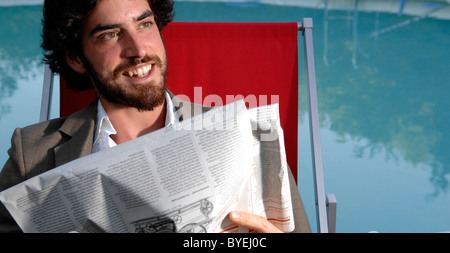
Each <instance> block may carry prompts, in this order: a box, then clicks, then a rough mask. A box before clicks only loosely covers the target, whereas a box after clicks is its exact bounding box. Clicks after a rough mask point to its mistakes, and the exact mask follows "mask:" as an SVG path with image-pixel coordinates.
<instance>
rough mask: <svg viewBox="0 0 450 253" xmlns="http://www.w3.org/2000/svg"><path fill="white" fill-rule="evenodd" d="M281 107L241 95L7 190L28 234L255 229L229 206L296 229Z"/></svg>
mask: <svg viewBox="0 0 450 253" xmlns="http://www.w3.org/2000/svg"><path fill="white" fill-rule="evenodd" d="M283 141H284V139H283V132H282V129H281V127H280V122H279V114H278V105H277V104H274V105H268V106H262V107H258V108H253V109H247V108H246V107H245V104H244V102H243V101H242V100H241V101H237V102H234V103H232V104H228V105H225V106H223V107H217V108H213V109H211V110H210V111H208V112H206V113H203V114H200V115H197V116H194V117H192V118H191V119H188V120H184V121H181V122H178V123H176V124H173V125H171V126H169V127H167V128H164V129H160V130H158V131H155V132H152V133H150V134H147V135H145V136H142V137H139V138H136V139H134V140H132V141H129V142H126V143H124V144H121V145H118V146H116V147H114V148H111V149H108V150H105V151H101V152H98V153H94V154H91V155H88V156H85V157H82V158H79V159H77V160H75V161H72V162H69V163H67V164H65V165H62V166H60V167H57V168H55V169H53V170H50V171H48V172H46V173H43V174H40V175H38V176H36V177H34V178H31V179H29V180H27V181H25V182H22V183H21V184H18V185H16V186H14V187H11V188H9V189H7V190H5V191H3V192H1V193H0V200H1V201H2V202H3V204H4V205H5V206H6V208H7V209H8V211H9V212H10V213H11V215H12V216H13V218H14V219H15V220H16V222H17V223H18V225H19V226H20V228H21V229H22V230H23V231H24V232H52V233H54V232H73V231H76V232H111V233H124V232H133V233H163V232H192V233H197V232H198V233H202V232H213V233H218V232H251V231H248V229H246V228H242V227H238V226H236V225H234V224H233V223H231V222H230V221H229V220H228V218H227V215H228V213H229V212H230V211H233V210H241V211H246V212H249V213H253V214H258V215H261V216H263V217H266V218H268V219H269V220H270V221H271V222H272V223H274V224H275V225H276V226H277V227H278V228H279V229H281V230H282V231H285V232H290V231H292V230H293V229H294V221H293V220H292V217H293V213H292V203H291V198H290V189H289V181H288V173H287V170H288V167H287V163H286V157H285V149H284V143H283Z"/></svg>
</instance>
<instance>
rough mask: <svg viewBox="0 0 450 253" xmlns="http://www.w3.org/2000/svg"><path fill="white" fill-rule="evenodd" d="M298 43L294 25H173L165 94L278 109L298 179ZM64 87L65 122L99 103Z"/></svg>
mask: <svg viewBox="0 0 450 253" xmlns="http://www.w3.org/2000/svg"><path fill="white" fill-rule="evenodd" d="M297 37H298V27H297V23H295V22H292V23H210V22H208V23H201V22H198V23H196V22H193V23H192V22H173V23H171V24H169V25H168V26H167V27H166V28H164V30H163V38H164V42H165V46H166V50H167V57H168V65H169V67H168V78H167V88H168V89H169V90H171V91H172V92H173V93H174V94H175V95H180V94H181V95H185V96H187V97H189V98H190V101H191V102H197V103H202V104H204V105H215V106H220V105H221V104H218V103H217V101H223V103H229V102H233V101H235V100H236V99H242V98H244V99H245V101H246V103H247V105H248V106H250V107H254V106H261V105H266V104H271V103H279V105H280V106H279V107H280V120H281V126H282V127H283V130H284V135H285V145H286V154H287V160H288V164H289V166H290V168H291V170H292V172H293V175H294V177H295V178H297V139H298V138H297V126H298V54H297ZM60 83H61V88H60V92H61V98H60V101H61V106H60V114H61V116H67V115H69V114H71V113H73V112H75V111H77V110H79V109H81V108H83V107H84V106H85V105H86V104H88V103H89V102H91V101H92V100H93V99H94V98H95V93H94V91H93V90H91V91H85V92H74V91H70V90H67V89H66V88H65V84H64V80H61V82H60ZM238 95H240V96H238ZM219 97H220V99H219ZM205 98H206V99H205ZM73 101H81V102H77V103H74V102H73ZM212 101H214V102H216V103H214V104H211V102H212Z"/></svg>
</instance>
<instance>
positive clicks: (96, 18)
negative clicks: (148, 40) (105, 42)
mask: <svg viewBox="0 0 450 253" xmlns="http://www.w3.org/2000/svg"><path fill="white" fill-rule="evenodd" d="M148 10H151V9H150V5H149V3H148V1H147V0H100V1H99V3H98V4H97V6H96V7H95V8H94V10H93V11H92V12H91V13H90V14H89V16H88V17H87V19H86V20H85V22H84V27H85V30H90V29H93V28H94V27H96V26H97V25H99V24H125V23H127V22H132V21H133V20H135V19H136V18H137V17H139V16H141V15H142V14H143V13H144V12H146V11H148Z"/></svg>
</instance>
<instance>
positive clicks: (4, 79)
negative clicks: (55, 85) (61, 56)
mask: <svg viewBox="0 0 450 253" xmlns="http://www.w3.org/2000/svg"><path fill="white" fill-rule="evenodd" d="M41 13H42V6H36V7H2V8H0V24H1V25H0V120H1V119H2V117H3V116H4V115H5V114H7V113H10V112H11V105H9V104H8V103H7V102H6V101H5V100H6V99H7V98H10V97H13V95H14V93H15V92H16V91H17V89H18V80H30V79H31V78H34V77H36V75H38V71H40V70H41V68H39V67H40V66H41V65H42V56H41V50H40V45H39V41H38V40H36V39H37V38H39V36H40V32H41ZM30 41H32V42H33V43H30Z"/></svg>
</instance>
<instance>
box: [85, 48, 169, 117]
mask: <svg viewBox="0 0 450 253" xmlns="http://www.w3.org/2000/svg"><path fill="white" fill-rule="evenodd" d="M81 58H82V61H83V64H84V66H85V68H86V71H87V73H88V74H89V75H90V77H91V80H92V82H93V83H94V87H95V88H96V90H97V93H98V96H99V97H102V98H104V99H106V100H107V101H109V102H110V103H114V104H118V105H123V106H127V107H134V108H136V109H138V110H139V111H152V110H153V109H154V108H155V107H157V106H160V105H162V104H163V103H164V102H165V99H166V78H167V60H166V59H165V58H164V60H162V59H161V58H160V57H158V56H156V55H151V56H148V55H147V56H145V57H144V58H142V59H138V60H137V59H130V60H129V61H128V62H126V63H124V64H121V65H119V66H118V67H116V68H115V69H114V71H113V72H112V73H111V74H110V75H109V76H103V77H102V76H100V74H99V72H98V71H96V70H95V68H94V67H93V65H92V64H91V62H90V61H89V60H88V59H87V58H86V57H85V56H84V55H83V56H82V57H81ZM149 61H153V62H155V65H156V67H158V68H159V69H160V70H161V79H160V80H161V81H160V82H157V81H155V80H152V81H150V82H148V83H146V84H141V85H132V84H124V83H119V82H118V80H119V78H120V77H122V74H123V72H124V71H125V70H126V69H129V68H131V67H133V66H136V65H138V64H140V63H146V62H149ZM153 67H155V66H153Z"/></svg>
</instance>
